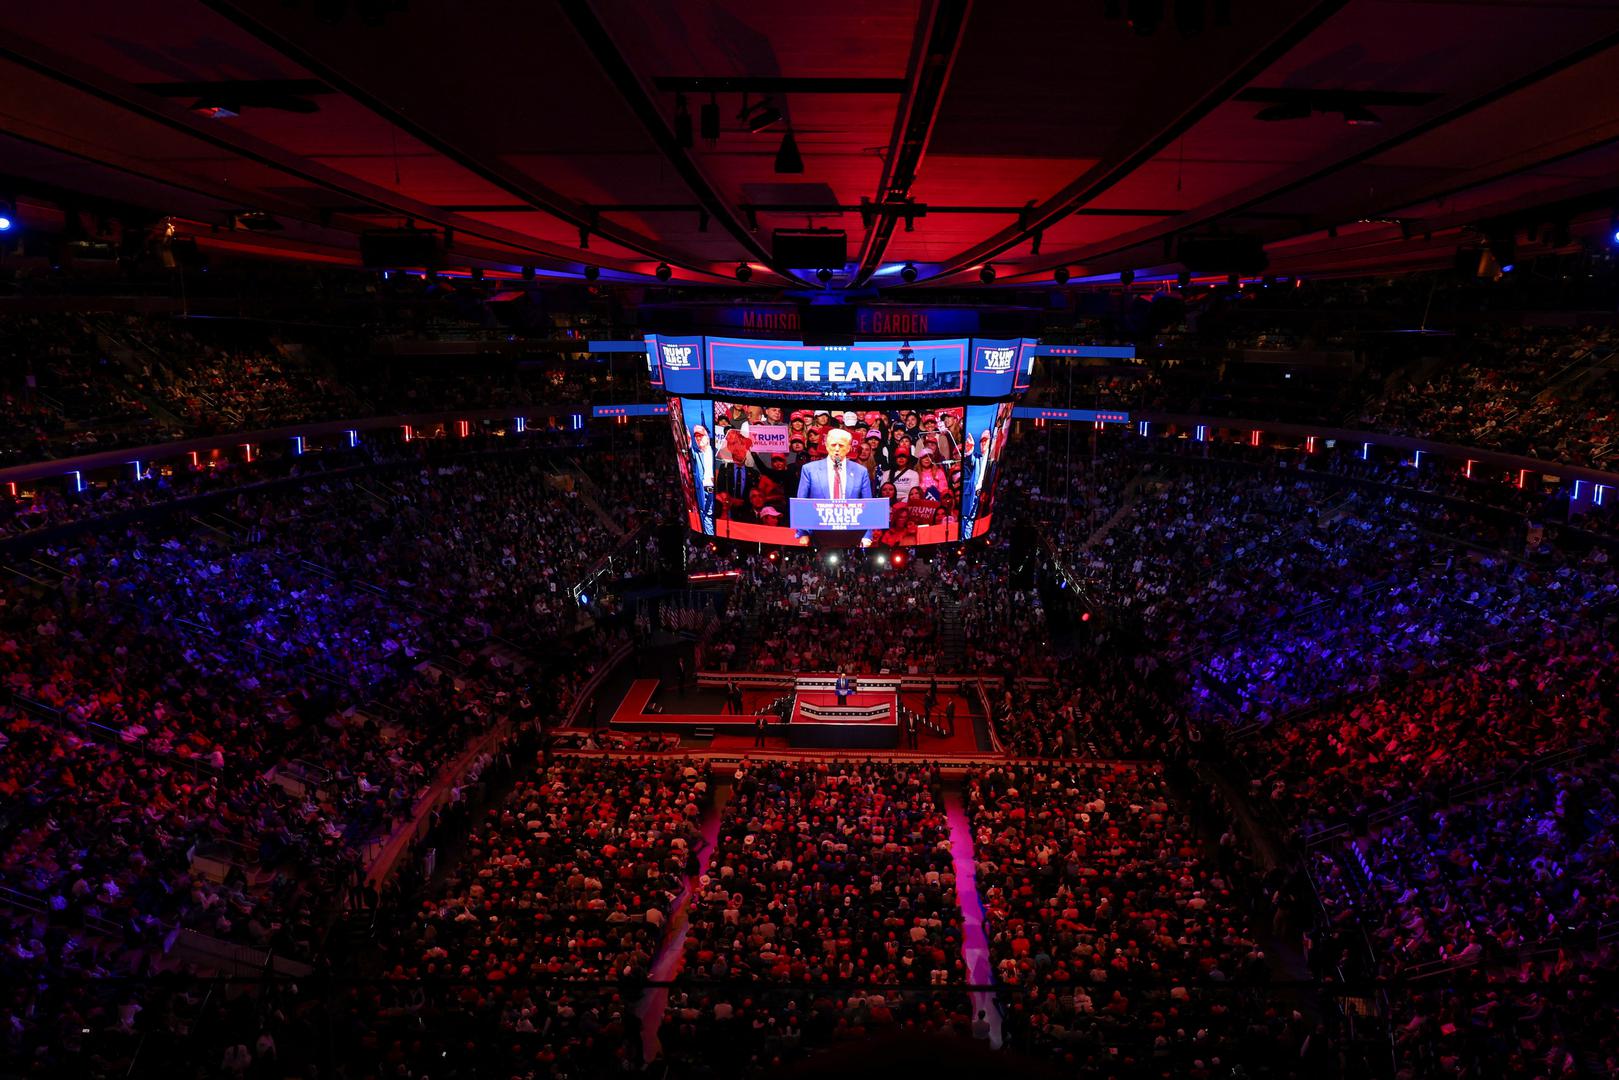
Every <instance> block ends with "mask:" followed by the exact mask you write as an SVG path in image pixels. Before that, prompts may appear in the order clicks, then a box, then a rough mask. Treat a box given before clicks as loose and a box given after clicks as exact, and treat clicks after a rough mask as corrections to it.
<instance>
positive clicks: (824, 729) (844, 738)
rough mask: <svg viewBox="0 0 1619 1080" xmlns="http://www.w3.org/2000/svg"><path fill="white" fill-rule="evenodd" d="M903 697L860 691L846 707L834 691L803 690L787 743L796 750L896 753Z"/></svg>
mask: <svg viewBox="0 0 1619 1080" xmlns="http://www.w3.org/2000/svg"><path fill="white" fill-rule="evenodd" d="M899 736H900V727H899V695H898V694H897V693H896V691H895V690H894V689H892V688H889V689H882V690H878V689H872V690H858V691H856V692H855V693H852V694H850V695H849V697H848V700H847V701H845V702H843V704H841V705H840V704H839V703H838V695H837V694H836V693H835V692H834V691H831V690H806V689H801V690H799V691H798V692H797V694H796V695H794V698H793V716H792V722H791V723H790V724H789V725H788V727H787V742H788V744H789V745H791V746H795V747H807V746H813V747H838V748H849V749H856V748H858V749H862V750H892V749H895V748H896V747H898V746H899Z"/></svg>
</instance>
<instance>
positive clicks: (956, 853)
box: [944, 790, 1001, 1050]
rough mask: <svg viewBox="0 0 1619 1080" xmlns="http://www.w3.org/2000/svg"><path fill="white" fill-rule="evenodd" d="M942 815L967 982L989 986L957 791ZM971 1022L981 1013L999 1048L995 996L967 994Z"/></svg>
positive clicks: (974, 872) (948, 796) (973, 866)
mask: <svg viewBox="0 0 1619 1080" xmlns="http://www.w3.org/2000/svg"><path fill="white" fill-rule="evenodd" d="M944 816H945V820H946V821H947V822H949V824H950V857H951V861H953V862H954V863H955V864H956V896H957V898H958V900H959V901H960V903H961V919H962V927H961V951H962V955H963V957H964V958H965V959H966V961H967V981H968V982H969V983H971V984H972V985H974V986H989V985H990V984H991V983H993V982H994V981H995V975H994V969H993V968H992V967H991V966H990V963H989V938H988V937H986V936H985V934H984V905H983V903H982V902H981V901H980V900H979V899H978V864H977V862H976V861H975V859H974V856H973V830H972V826H971V825H970V824H968V822H967V809H966V806H965V805H964V804H963V803H962V801H961V792H959V791H955V790H946V791H945V793H944ZM970 996H971V998H972V1003H973V1019H974V1020H976V1019H977V1018H978V1014H979V1013H980V1012H982V1013H983V1014H984V1016H985V1019H987V1020H988V1021H989V1045H990V1046H991V1047H993V1048H995V1049H996V1050H999V1049H1000V1048H1001V1013H1000V1010H999V1009H998V1008H996V1006H995V995H994V994H993V993H991V992H990V991H988V990H973V991H971V992H970Z"/></svg>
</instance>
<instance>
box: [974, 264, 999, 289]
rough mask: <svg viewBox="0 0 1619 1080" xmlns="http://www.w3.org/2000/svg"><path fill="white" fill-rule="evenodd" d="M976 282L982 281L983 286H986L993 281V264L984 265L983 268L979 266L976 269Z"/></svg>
mask: <svg viewBox="0 0 1619 1080" xmlns="http://www.w3.org/2000/svg"><path fill="white" fill-rule="evenodd" d="M978 280H979V281H982V282H983V283H984V284H985V285H988V284H989V283H990V282H992V281H994V280H995V264H994V263H985V264H984V265H983V266H980V267H979V268H978Z"/></svg>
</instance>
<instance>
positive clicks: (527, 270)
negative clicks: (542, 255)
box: [523, 266, 534, 281]
mask: <svg viewBox="0 0 1619 1080" xmlns="http://www.w3.org/2000/svg"><path fill="white" fill-rule="evenodd" d="M523 280H524V281H533V280H534V268H533V267H532V266H525V267H523Z"/></svg>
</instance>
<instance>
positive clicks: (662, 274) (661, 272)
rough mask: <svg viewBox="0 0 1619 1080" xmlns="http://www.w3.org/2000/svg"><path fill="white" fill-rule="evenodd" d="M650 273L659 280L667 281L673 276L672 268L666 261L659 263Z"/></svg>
mask: <svg viewBox="0 0 1619 1080" xmlns="http://www.w3.org/2000/svg"><path fill="white" fill-rule="evenodd" d="M652 273H653V274H654V275H656V276H657V279H658V280H659V281H668V280H669V279H670V278H672V277H674V276H675V272H674V270H673V268H671V267H670V265H669V264H668V263H666V262H661V263H659V264H658V268H657V269H656V270H654V271H652Z"/></svg>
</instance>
